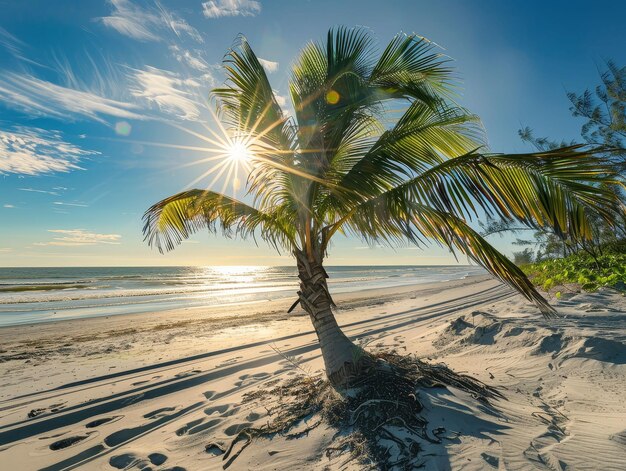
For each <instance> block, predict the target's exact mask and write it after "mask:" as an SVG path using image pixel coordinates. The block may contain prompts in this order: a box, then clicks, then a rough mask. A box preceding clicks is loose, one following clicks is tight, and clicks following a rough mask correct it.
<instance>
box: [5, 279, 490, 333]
mask: <svg viewBox="0 0 626 471" xmlns="http://www.w3.org/2000/svg"><path fill="white" fill-rule="evenodd" d="M489 279H493V278H492V277H491V276H490V275H469V276H467V277H465V278H462V279H454V280H447V281H435V282H426V283H416V284H407V285H400V286H394V287H390V288H373V289H372V288H364V289H361V290H354V291H349V292H343V293H337V294H333V298H334V299H335V301H337V302H338V303H342V302H348V303H354V302H358V301H359V300H363V301H366V300H368V299H371V298H376V297H377V296H383V297H385V299H387V298H390V297H395V296H402V295H404V294H406V293H408V292H410V291H417V292H419V291H429V290H433V289H434V290H437V288H439V289H440V290H443V289H447V288H450V287H454V286H464V285H465V284H471V283H474V282H475V281H477V280H489ZM296 289H297V288H296ZM295 291H296V290H294V293H293V296H291V297H289V296H285V297H281V298H278V299H270V300H267V299H262V300H254V301H242V302H236V303H223V304H214V305H206V306H189V307H184V308H177V309H164V310H157V311H141V312H134V313H125V314H114V315H106V314H102V315H93V316H83V317H76V318H71V319H58V320H42V321H38V322H24V323H20V324H12V325H0V335H2V334H3V333H4V332H6V331H11V330H12V329H13V330H15V334H17V335H19V330H20V329H22V328H25V327H28V328H32V327H35V326H39V325H41V326H50V325H54V324H63V325H65V326H72V327H73V324H74V323H77V325H78V324H82V323H85V322H94V321H97V320H98V319H101V322H103V323H106V324H109V323H111V321H115V322H120V323H122V322H126V321H128V320H130V319H132V320H136V319H138V318H139V317H142V316H145V317H146V318H149V319H148V320H154V319H159V320H163V321H167V320H168V319H170V318H171V319H174V318H178V317H184V316H185V315H186V314H190V313H192V312H195V313H200V315H201V316H210V315H216V316H217V317H216V318H220V319H223V318H225V317H230V316H237V315H239V314H241V313H242V312H244V311H246V310H247V308H248V307H249V306H254V305H264V307H263V309H261V310H260V311H259V312H256V313H254V314H252V315H250V314H249V315H248V316H246V318H248V319H249V320H250V321H254V319H250V318H249V317H250V316H259V315H260V316H262V315H264V314H267V313H269V312H271V313H275V312H276V311H280V310H281V309H282V308H283V307H284V306H286V307H284V311H285V314H287V309H288V308H289V306H290V305H291V304H292V303H293V301H294V300H295V298H296V297H297V294H296V292H295ZM268 305H269V306H271V307H268ZM338 308H339V309H340V310H341V308H342V306H338ZM304 314H305V313H304V311H303V310H302V309H301V308H300V307H298V308H296V309H295V310H294V312H293V313H292V314H291V315H304ZM162 318H163V319H162Z"/></svg>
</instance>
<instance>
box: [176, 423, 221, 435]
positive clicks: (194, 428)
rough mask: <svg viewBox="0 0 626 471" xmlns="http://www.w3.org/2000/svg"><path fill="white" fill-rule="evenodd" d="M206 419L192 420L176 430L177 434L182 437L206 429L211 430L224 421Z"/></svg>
mask: <svg viewBox="0 0 626 471" xmlns="http://www.w3.org/2000/svg"><path fill="white" fill-rule="evenodd" d="M205 420H206V419H197V420H192V421H191V422H189V423H188V424H186V425H184V426H183V427H181V428H179V429H178V430H176V435H178V436H179V437H182V436H183V435H194V434H196V433H199V432H203V431H205V430H209V429H211V428H213V427H215V426H216V425H218V424H220V423H222V419H213V420H209V421H208V422H205Z"/></svg>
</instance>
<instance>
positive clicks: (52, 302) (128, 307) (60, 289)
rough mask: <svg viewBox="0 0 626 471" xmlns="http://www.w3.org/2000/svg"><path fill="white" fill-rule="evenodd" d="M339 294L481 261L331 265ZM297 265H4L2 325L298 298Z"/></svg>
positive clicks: (464, 270)
mask: <svg viewBox="0 0 626 471" xmlns="http://www.w3.org/2000/svg"><path fill="white" fill-rule="evenodd" d="M327 272H328V275H329V277H330V278H329V287H330V290H331V292H332V293H342V292H349V291H360V290H367V289H371V288H386V287H394V286H402V285H410V284H416V283H431V282H438V281H447V280H455V279H462V278H465V277H467V276H470V275H478V274H483V273H485V272H484V270H483V269H482V268H480V267H475V266H465V265H454V266H352V267H349V266H336V267H327ZM297 289H298V279H297V272H296V269H295V267H261V266H247V267H243V266H241V267H231V266H224V267H93V268H76V267H64V268H0V326H7V325H19V324H31V323H37V322H48V321H55V320H63V319H75V318H84V317H95V316H112V315H118V314H133V313H140V312H155V311H165V310H169V309H176V308H185V307H197V306H220V305H231V304H244V303H257V302H264V301H267V300H275V299H281V298H293V299H294V300H295V298H296V291H297Z"/></svg>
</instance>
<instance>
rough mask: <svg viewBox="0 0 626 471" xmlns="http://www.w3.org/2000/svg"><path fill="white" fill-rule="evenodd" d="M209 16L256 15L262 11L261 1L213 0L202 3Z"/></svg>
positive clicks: (205, 13) (205, 14) (206, 14)
mask: <svg viewBox="0 0 626 471" xmlns="http://www.w3.org/2000/svg"><path fill="white" fill-rule="evenodd" d="M202 11H203V13H204V16H206V17H207V18H221V17H223V16H256V15H258V14H259V13H260V12H261V2H258V1H256V0H211V1H208V2H204V3H203V4H202Z"/></svg>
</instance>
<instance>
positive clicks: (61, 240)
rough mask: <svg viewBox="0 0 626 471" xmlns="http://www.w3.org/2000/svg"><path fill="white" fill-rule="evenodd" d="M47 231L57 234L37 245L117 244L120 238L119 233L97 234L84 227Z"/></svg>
mask: <svg viewBox="0 0 626 471" xmlns="http://www.w3.org/2000/svg"><path fill="white" fill-rule="evenodd" d="M48 232H52V233H53V234H58V237H53V239H52V240H51V241H49V242H36V243H35V244H33V245H37V246H48V245H54V246H62V247H75V246H82V245H119V244H120V239H121V238H122V236H121V235H119V234H98V233H95V232H90V231H86V230H84V229H48Z"/></svg>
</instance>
